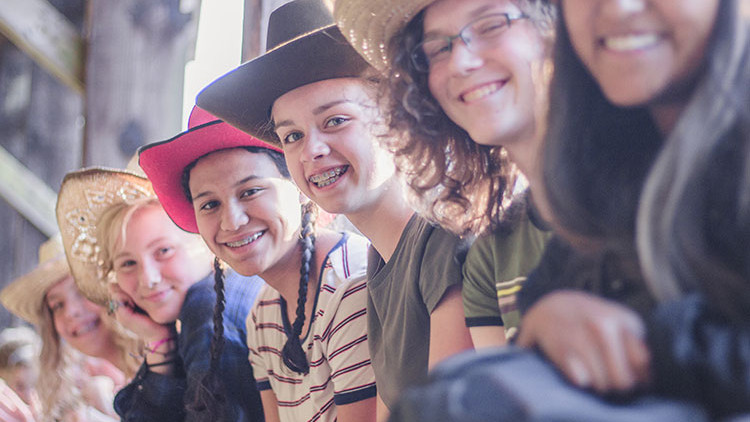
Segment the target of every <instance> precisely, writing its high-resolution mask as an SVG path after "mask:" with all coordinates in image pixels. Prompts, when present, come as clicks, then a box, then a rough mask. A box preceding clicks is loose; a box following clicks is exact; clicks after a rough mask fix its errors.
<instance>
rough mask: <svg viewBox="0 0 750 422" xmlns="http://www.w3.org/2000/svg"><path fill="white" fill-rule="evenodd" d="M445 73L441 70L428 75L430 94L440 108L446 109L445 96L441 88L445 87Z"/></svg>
mask: <svg viewBox="0 0 750 422" xmlns="http://www.w3.org/2000/svg"><path fill="white" fill-rule="evenodd" d="M444 73H445V72H443V71H441V70H436V71H430V73H429V74H428V75H427V86H428V87H429V88H430V94H432V96H433V97H435V100H437V102H438V104H440V107H443V108H445V105H444V102H445V94H444V91H443V89H444V88H443V89H441V87H445V85H446V82H445V75H444Z"/></svg>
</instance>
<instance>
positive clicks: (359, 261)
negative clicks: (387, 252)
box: [323, 232, 370, 284]
mask: <svg viewBox="0 0 750 422" xmlns="http://www.w3.org/2000/svg"><path fill="white" fill-rule="evenodd" d="M339 235H340V238H339V239H338V241H337V242H336V244H335V245H334V246H333V247H332V248H331V249H330V250H328V253H327V254H326V259H325V260H324V264H323V272H324V274H328V275H330V276H333V277H330V276H329V277H327V279H326V280H325V281H326V282H330V281H333V280H336V282H337V283H339V284H341V283H344V282H346V281H348V280H359V279H362V278H364V277H365V275H366V272H367V254H368V248H369V245H370V242H369V241H368V240H367V239H365V238H364V237H362V236H359V235H356V234H353V233H346V232H345V233H341V234H339Z"/></svg>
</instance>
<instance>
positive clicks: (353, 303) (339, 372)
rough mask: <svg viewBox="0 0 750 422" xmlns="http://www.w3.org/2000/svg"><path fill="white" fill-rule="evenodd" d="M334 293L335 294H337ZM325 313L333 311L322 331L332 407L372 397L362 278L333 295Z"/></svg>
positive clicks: (365, 298) (365, 293) (364, 293)
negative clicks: (331, 389)
mask: <svg viewBox="0 0 750 422" xmlns="http://www.w3.org/2000/svg"><path fill="white" fill-rule="evenodd" d="M337 293H338V292H337ZM336 299H338V300H337V302H338V305H337V306H336V304H335V303H329V304H328V306H327V308H328V309H327V310H326V312H331V311H333V312H335V314H334V315H333V316H332V318H331V320H330V323H329V324H328V325H327V326H326V328H325V331H324V339H323V340H324V341H325V342H326V353H327V358H328V363H329V365H330V366H331V380H332V382H333V386H334V402H335V403H336V405H339V406H340V405H344V404H349V403H355V402H358V401H361V400H365V399H368V398H371V397H375V395H376V393H377V391H376V389H375V374H374V372H373V370H372V363H371V361H370V351H369V348H368V345H367V284H366V281H365V279H364V277H363V278H362V279H361V280H359V281H356V282H353V283H350V284H348V285H347V287H346V288H345V290H344V291H343V293H342V294H340V295H339V294H337V295H335V296H334V298H332V301H334V300H336Z"/></svg>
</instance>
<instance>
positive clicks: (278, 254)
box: [139, 106, 375, 422]
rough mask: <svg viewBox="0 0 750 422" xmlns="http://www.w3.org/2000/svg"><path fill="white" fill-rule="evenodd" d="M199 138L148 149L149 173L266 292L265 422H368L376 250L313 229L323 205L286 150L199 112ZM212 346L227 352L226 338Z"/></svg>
mask: <svg viewBox="0 0 750 422" xmlns="http://www.w3.org/2000/svg"><path fill="white" fill-rule="evenodd" d="M189 128H190V129H188V131H187V132H184V133H182V134H180V135H178V136H176V137H175V138H173V139H170V140H168V141H165V142H161V143H156V144H151V145H147V146H145V147H143V148H142V149H141V150H140V153H139V158H140V163H141V166H142V167H143V169H144V170H145V171H146V173H147V174H148V175H149V177H150V178H151V179H152V181H153V183H154V189H155V190H156V193H157V195H158V196H159V198H160V199H161V201H162V202H163V203H164V207H165V209H166V210H167V212H168V213H169V215H170V216H171V218H172V219H173V220H174V221H175V222H176V223H177V224H178V225H179V226H180V227H182V228H183V229H185V230H188V231H190V232H197V233H200V235H201V236H202V237H203V240H204V241H205V243H206V244H207V245H208V247H209V248H210V249H211V250H212V251H213V252H214V253H215V254H216V256H217V257H218V258H219V259H221V260H223V261H224V262H226V263H227V264H228V265H229V266H230V267H232V268H233V269H234V270H236V271H237V272H239V273H240V274H244V275H259V276H261V277H262V278H263V279H264V280H265V281H266V283H267V284H268V286H267V287H266V288H265V289H264V290H263V291H262V292H261V293H260V294H259V299H258V303H257V304H256V306H255V307H254V308H253V310H252V313H251V315H249V316H248V318H247V327H248V328H247V336H248V346H249V348H250V362H251V363H252V366H253V370H254V372H255V374H256V381H257V386H258V389H259V390H260V391H261V398H262V401H263V408H264V410H265V415H266V420H267V421H277V420H281V421H290V422H291V421H310V420H320V421H333V420H339V421H366V420H370V419H371V418H372V415H373V414H374V409H375V399H374V396H375V379H374V376H373V373H372V368H371V366H370V356H369V353H368V351H367V333H366V325H365V321H366V320H365V313H366V312H365V306H366V280H365V264H366V258H365V253H366V250H367V241H366V240H365V239H364V238H362V237H361V236H356V235H353V234H348V233H338V232H334V231H331V230H327V229H318V230H316V229H315V226H314V223H315V216H316V210H315V208H314V205H313V204H312V203H311V202H310V201H309V200H307V199H306V198H305V197H304V196H303V195H302V194H301V193H300V191H299V190H298V189H297V187H296V186H295V185H294V183H293V182H292V180H291V176H290V175H289V171H288V170H287V167H286V163H285V161H284V156H283V154H282V153H281V150H280V149H278V148H276V147H272V146H269V145H267V144H265V143H264V142H262V141H260V140H258V139H255V138H253V137H252V136H249V135H247V134H246V133H244V132H242V131H240V130H238V129H236V128H234V127H232V126H230V125H228V124H226V123H224V122H222V121H221V120H218V119H217V118H215V117H214V116H212V115H211V114H209V113H207V112H205V111H204V110H202V109H201V108H199V107H197V106H196V107H194V108H193V112H192V113H191V117H190V122H189ZM218 286H219V287H218V289H219V290H220V285H218ZM288 304H290V305H288ZM217 305H219V302H217ZM217 312H218V313H220V308H219V307H218V306H217ZM212 344H213V349H217V348H220V347H221V341H220V339H219V338H216V339H214V341H213V343H212Z"/></svg>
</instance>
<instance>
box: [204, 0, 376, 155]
mask: <svg viewBox="0 0 750 422" xmlns="http://www.w3.org/2000/svg"><path fill="white" fill-rule="evenodd" d="M266 49H267V52H266V53H265V54H262V55H260V56H258V57H256V58H255V59H252V60H250V61H248V62H245V63H243V64H241V65H240V66H238V67H237V68H235V69H234V70H232V71H230V72H229V73H227V74H225V75H223V76H221V77H220V78H218V79H216V80H215V81H213V82H212V83H211V84H210V85H208V86H207V87H206V88H204V89H203V90H202V91H201V92H200V93H199V94H198V98H197V100H196V102H197V104H198V106H200V107H201V108H203V109H205V110H207V111H209V112H210V113H212V114H214V115H215V116H217V117H219V118H221V119H223V120H224V121H226V122H227V123H229V124H231V125H233V126H236V127H237V128H239V129H241V130H243V131H245V132H248V133H250V134H251V135H253V136H255V137H257V138H259V139H261V140H263V141H266V142H268V143H271V144H273V145H276V146H279V142H278V140H277V139H276V137H275V136H274V134H273V132H272V131H271V130H270V129H271V128H270V125H268V121H269V119H270V112H271V106H272V105H273V103H274V101H276V99H277V98H279V97H280V96H282V95H284V94H285V93H287V92H289V91H291V90H293V89H296V88H299V87H301V86H303V85H307V84H310V83H313V82H318V81H322V80H326V79H333V78H345V77H356V76H360V75H361V74H362V72H363V71H365V70H366V69H367V68H368V64H367V62H366V61H365V60H364V59H363V58H362V57H361V56H360V55H359V54H358V53H357V52H356V51H355V50H354V48H352V46H351V45H349V43H348V42H347V41H346V39H345V38H344V37H343V35H342V34H341V32H340V31H339V29H338V27H337V26H336V25H335V24H334V23H333V18H332V16H331V13H330V11H329V10H328V9H327V8H326V7H325V6H324V5H323V3H322V2H321V1H320V0H295V1H292V2H290V3H287V4H285V5H283V6H281V7H279V8H277V9H276V10H274V11H273V12H272V13H271V16H270V18H269V21H268V37H267V43H266Z"/></svg>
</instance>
